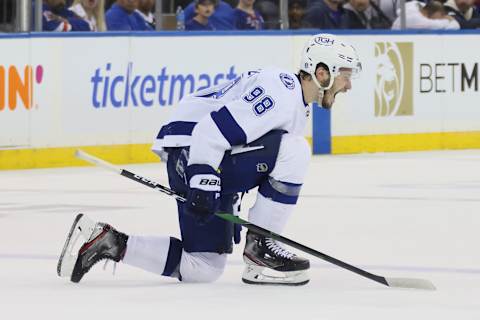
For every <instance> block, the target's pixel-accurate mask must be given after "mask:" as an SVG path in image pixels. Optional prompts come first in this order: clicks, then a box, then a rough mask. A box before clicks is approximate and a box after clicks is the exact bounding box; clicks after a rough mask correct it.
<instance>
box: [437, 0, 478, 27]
mask: <svg viewBox="0 0 480 320" xmlns="http://www.w3.org/2000/svg"><path fill="white" fill-rule="evenodd" d="M445 10H446V11H447V14H448V15H449V16H451V17H453V18H455V20H457V22H458V23H459V24H460V28H461V29H476V28H480V13H479V11H478V9H477V7H475V0H448V1H447V2H445Z"/></svg>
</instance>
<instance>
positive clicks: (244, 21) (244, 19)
mask: <svg viewBox="0 0 480 320" xmlns="http://www.w3.org/2000/svg"><path fill="white" fill-rule="evenodd" d="M254 3H255V0H238V5H237V7H236V8H235V10H234V11H233V24H234V26H235V28H236V29H237V30H262V29H263V22H264V21H263V17H262V15H261V14H260V12H258V11H257V10H255V9H254V8H253V4H254Z"/></svg>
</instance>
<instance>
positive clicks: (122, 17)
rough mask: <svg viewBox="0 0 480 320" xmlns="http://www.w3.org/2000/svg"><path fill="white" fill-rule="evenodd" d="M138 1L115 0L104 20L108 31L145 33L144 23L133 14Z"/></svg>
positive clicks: (146, 28)
mask: <svg viewBox="0 0 480 320" xmlns="http://www.w3.org/2000/svg"><path fill="white" fill-rule="evenodd" d="M137 7H138V0H117V1H115V3H114V4H113V5H112V6H111V7H110V9H109V10H108V11H107V13H106V15H105V18H106V22H107V29H108V30H109V31H147V30H150V28H148V26H147V24H146V23H145V21H144V20H143V19H142V18H141V17H140V16H139V15H138V14H136V13H135V10H136V9H137Z"/></svg>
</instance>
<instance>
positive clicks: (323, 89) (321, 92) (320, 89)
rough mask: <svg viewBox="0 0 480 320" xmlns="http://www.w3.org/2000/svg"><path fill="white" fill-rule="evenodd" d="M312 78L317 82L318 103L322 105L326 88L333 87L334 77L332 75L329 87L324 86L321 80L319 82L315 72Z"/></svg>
mask: <svg viewBox="0 0 480 320" xmlns="http://www.w3.org/2000/svg"><path fill="white" fill-rule="evenodd" d="M312 80H313V82H314V83H315V85H316V86H317V87H318V91H319V92H318V100H317V103H318V105H319V106H322V101H323V95H324V94H325V90H328V89H330V88H331V87H332V85H333V81H334V79H333V77H330V82H329V84H328V86H327V87H323V86H322V85H321V84H320V82H318V80H317V77H316V76H315V75H314V74H313V75H312Z"/></svg>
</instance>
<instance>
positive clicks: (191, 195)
mask: <svg viewBox="0 0 480 320" xmlns="http://www.w3.org/2000/svg"><path fill="white" fill-rule="evenodd" d="M186 174H187V180H188V184H189V186H190V190H189V192H188V195H187V201H186V202H185V206H186V210H187V213H190V214H193V215H195V216H196V217H197V218H198V219H199V221H200V222H203V223H205V222H206V221H207V220H208V218H209V217H210V216H212V215H213V214H214V213H215V212H217V211H218V209H219V207H220V190H221V186H220V185H221V183H220V176H219V174H218V173H217V172H216V171H215V170H214V169H213V168H212V167H211V166H209V165H205V164H193V165H190V166H188V167H187V170H186Z"/></svg>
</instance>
